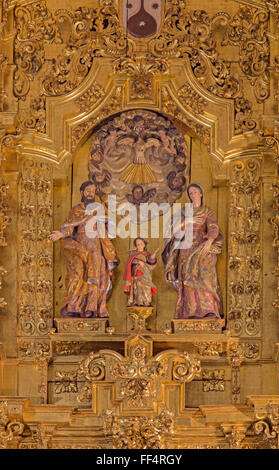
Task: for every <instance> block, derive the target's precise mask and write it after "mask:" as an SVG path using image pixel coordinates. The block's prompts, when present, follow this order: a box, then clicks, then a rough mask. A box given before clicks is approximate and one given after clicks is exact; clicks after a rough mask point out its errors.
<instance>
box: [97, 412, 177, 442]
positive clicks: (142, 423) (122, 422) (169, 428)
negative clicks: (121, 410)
mask: <svg viewBox="0 0 279 470" xmlns="http://www.w3.org/2000/svg"><path fill="white" fill-rule="evenodd" d="M103 423H104V424H103V429H104V433H105V435H112V439H113V448H114V449H164V448H165V445H166V441H165V439H166V436H167V435H170V434H172V433H173V431H174V417H173V414H172V413H171V412H170V411H168V410H167V409H164V410H162V411H161V412H160V413H159V414H158V415H157V416H154V417H152V418H149V417H146V416H133V417H127V418H122V417H120V416H115V415H114V414H113V412H112V410H107V411H106V413H105V415H104V422H103Z"/></svg>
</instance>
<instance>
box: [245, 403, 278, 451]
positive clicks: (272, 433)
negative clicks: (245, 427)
mask: <svg viewBox="0 0 279 470" xmlns="http://www.w3.org/2000/svg"><path fill="white" fill-rule="evenodd" d="M251 428H252V431H253V432H254V433H255V434H256V436H258V437H259V442H258V446H257V447H258V448H267V449H278V447H279V405H278V404H275V403H271V402H269V403H267V405H266V406H265V410H264V412H262V413H257V414H256V415H255V421H254V423H253V425H252V426H251Z"/></svg>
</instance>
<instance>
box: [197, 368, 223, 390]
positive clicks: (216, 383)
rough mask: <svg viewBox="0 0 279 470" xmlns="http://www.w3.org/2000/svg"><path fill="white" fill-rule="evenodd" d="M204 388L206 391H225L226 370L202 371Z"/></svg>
mask: <svg viewBox="0 0 279 470" xmlns="http://www.w3.org/2000/svg"><path fill="white" fill-rule="evenodd" d="M202 389H203V391H204V392H224V391H225V370H224V369H213V370H211V369H204V370H203V371H202Z"/></svg>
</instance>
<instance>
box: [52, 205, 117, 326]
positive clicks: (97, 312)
mask: <svg viewBox="0 0 279 470" xmlns="http://www.w3.org/2000/svg"><path fill="white" fill-rule="evenodd" d="M85 211H86V207H85V204H84V203H83V202H82V203H80V204H78V205H77V206H75V207H73V208H72V210H71V211H70V213H69V216H68V218H67V220H66V221H65V223H64V224H63V225H62V227H61V229H60V231H61V232H62V234H63V238H62V239H61V243H62V247H63V252H64V255H65V257H66V262H67V276H66V291H65V294H64V297H63V302H62V308H61V316H62V317H104V318H105V317H108V312H107V307H106V299H107V296H108V295H109V294H110V291H111V279H110V271H111V270H112V269H113V268H115V267H116V266H117V265H118V264H119V260H118V258H117V255H116V251H115V248H114V246H113V244H112V242H111V240H110V239H108V238H98V237H95V238H90V237H88V236H87V234H86V233H85V229H86V224H87V222H88V220H89V217H90V216H88V215H86V213H85ZM93 228H94V227H93Z"/></svg>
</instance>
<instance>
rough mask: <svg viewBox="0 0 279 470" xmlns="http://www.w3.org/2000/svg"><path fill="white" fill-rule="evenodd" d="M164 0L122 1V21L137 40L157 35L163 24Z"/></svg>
mask: <svg viewBox="0 0 279 470" xmlns="http://www.w3.org/2000/svg"><path fill="white" fill-rule="evenodd" d="M161 15H162V0H122V21H123V25H124V28H125V29H126V31H128V33H130V34H132V35H133V36H135V37H137V38H147V37H149V36H153V34H155V33H156V32H157V31H158V29H159V27H160V24H161Z"/></svg>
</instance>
